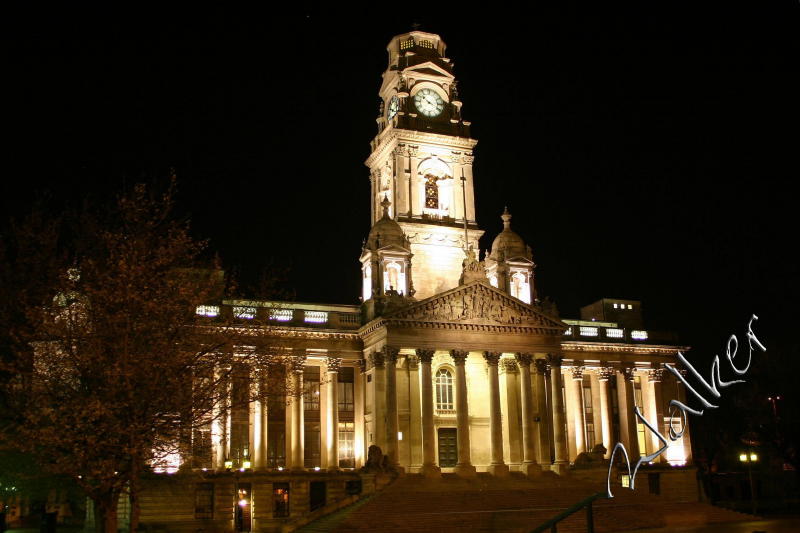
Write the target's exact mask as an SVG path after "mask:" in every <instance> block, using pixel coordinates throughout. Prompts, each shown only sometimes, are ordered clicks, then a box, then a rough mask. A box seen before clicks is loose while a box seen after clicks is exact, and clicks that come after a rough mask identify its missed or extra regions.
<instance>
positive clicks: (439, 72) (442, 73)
mask: <svg viewBox="0 0 800 533" xmlns="http://www.w3.org/2000/svg"><path fill="white" fill-rule="evenodd" d="M403 74H404V75H405V76H407V77H413V76H414V74H422V75H424V76H437V77H444V78H449V79H452V78H453V75H452V74H451V73H449V72H447V71H446V70H445V69H443V68H442V67H440V66H439V65H437V64H436V63H434V62H432V61H426V62H424V63H419V64H417V65H414V66H412V67H407V68H406V69H405V71H403Z"/></svg>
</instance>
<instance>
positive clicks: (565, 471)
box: [550, 461, 569, 477]
mask: <svg viewBox="0 0 800 533" xmlns="http://www.w3.org/2000/svg"><path fill="white" fill-rule="evenodd" d="M550 471H551V472H555V473H556V474H558V475H559V476H564V477H566V476H569V463H567V462H566V461H565V462H563V463H553V464H552V465H550Z"/></svg>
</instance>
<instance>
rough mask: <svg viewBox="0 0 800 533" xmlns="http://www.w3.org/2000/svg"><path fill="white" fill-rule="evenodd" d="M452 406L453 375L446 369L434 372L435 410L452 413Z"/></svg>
mask: <svg viewBox="0 0 800 533" xmlns="http://www.w3.org/2000/svg"><path fill="white" fill-rule="evenodd" d="M453 409H455V407H454V405H453V374H451V373H450V371H449V370H447V369H446V368H440V369H439V371H438V372H436V410H438V411H447V410H449V411H452V410H453Z"/></svg>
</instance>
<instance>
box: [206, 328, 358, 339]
mask: <svg viewBox="0 0 800 533" xmlns="http://www.w3.org/2000/svg"><path fill="white" fill-rule="evenodd" d="M196 327H197V328H198V329H200V333H203V332H204V331H205V332H209V333H218V332H219V329H220V328H218V327H216V326H196ZM224 329H228V330H230V329H233V330H234V331H235V333H236V334H237V335H242V336H246V337H255V336H266V337H278V338H281V337H283V338H303V339H346V340H355V341H357V340H360V339H361V336H360V334H359V330H352V331H348V332H344V331H341V330H325V329H314V328H285V327H272V326H270V327H266V328H258V327H247V328H245V327H235V328H224Z"/></svg>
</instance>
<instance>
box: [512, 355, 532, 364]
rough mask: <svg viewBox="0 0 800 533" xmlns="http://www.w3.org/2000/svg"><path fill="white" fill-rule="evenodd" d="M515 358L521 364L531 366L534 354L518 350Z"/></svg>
mask: <svg viewBox="0 0 800 533" xmlns="http://www.w3.org/2000/svg"><path fill="white" fill-rule="evenodd" d="M514 358H515V359H516V360H517V363H519V366H530V364H531V361H533V355H531V354H529V353H523V352H517V353H516V354H514Z"/></svg>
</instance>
